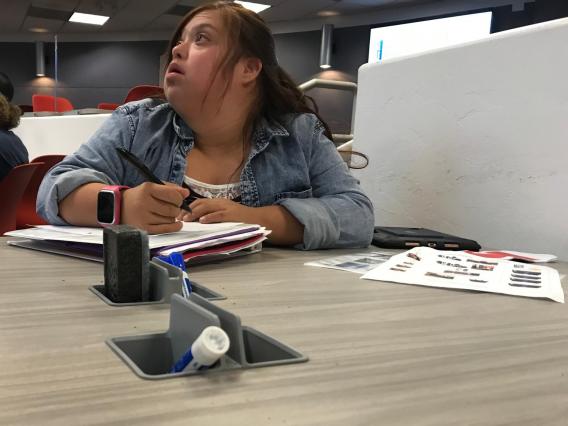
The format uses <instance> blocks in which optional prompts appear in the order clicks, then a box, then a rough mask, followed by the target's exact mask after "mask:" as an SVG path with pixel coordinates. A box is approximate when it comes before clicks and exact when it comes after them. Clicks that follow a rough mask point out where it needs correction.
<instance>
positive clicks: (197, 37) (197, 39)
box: [195, 33, 207, 43]
mask: <svg viewBox="0 0 568 426" xmlns="http://www.w3.org/2000/svg"><path fill="white" fill-rule="evenodd" d="M205 40H207V37H205V34H203V33H199V34H196V35H195V42H196V43H199V42H200V41H205Z"/></svg>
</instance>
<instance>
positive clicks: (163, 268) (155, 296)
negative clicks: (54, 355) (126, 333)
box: [89, 257, 226, 306]
mask: <svg viewBox="0 0 568 426" xmlns="http://www.w3.org/2000/svg"><path fill="white" fill-rule="evenodd" d="M182 283H183V275H182V272H181V270H180V269H179V268H177V267H175V266H174V265H170V264H169V263H166V262H164V261H163V260H160V259H158V258H156V257H155V258H154V259H152V260H151V261H150V289H149V290H150V297H149V300H147V301H144V302H128V303H117V302H113V301H112V300H110V299H109V298H108V297H107V296H106V292H105V286H104V285H102V284H100V285H93V286H91V287H89V290H91V291H92V292H93V293H94V294H96V295H97V296H98V297H99V298H100V299H102V300H103V301H104V302H105V303H107V304H108V305H111V306H138V305H157V304H161V303H170V299H171V298H172V296H173V295H174V294H180V295H181V293H182V291H181V286H182ZM191 291H192V293H196V294H198V295H200V296H201V297H204V298H205V299H207V300H225V299H226V297H225V296H223V295H222V294H220V293H217V292H215V291H213V290H210V289H208V288H207V287H203V286H202V285H199V284H197V283H196V282H194V281H191Z"/></svg>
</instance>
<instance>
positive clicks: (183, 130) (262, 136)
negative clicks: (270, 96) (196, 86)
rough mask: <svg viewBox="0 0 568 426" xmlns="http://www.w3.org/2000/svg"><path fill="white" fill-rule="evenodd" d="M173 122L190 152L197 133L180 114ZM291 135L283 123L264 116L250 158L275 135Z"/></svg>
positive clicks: (254, 139) (257, 129)
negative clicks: (269, 119)
mask: <svg viewBox="0 0 568 426" xmlns="http://www.w3.org/2000/svg"><path fill="white" fill-rule="evenodd" d="M172 124H173V127H174V131H175V132H176V134H177V135H178V136H179V138H180V139H181V144H182V148H183V151H184V153H185V154H187V152H189V151H190V150H191V149H192V148H193V145H194V144H195V133H194V132H193V130H192V129H191V128H190V127H189V126H188V125H187V124H186V123H185V121H184V120H183V119H182V118H181V117H180V116H179V115H178V114H174V116H173V119H172ZM289 135H290V134H289V133H288V131H287V130H286V129H285V128H284V127H283V126H282V125H281V124H279V123H276V122H270V121H268V120H267V119H266V118H264V117H262V118H261V119H260V121H259V123H258V125H257V126H256V128H255V130H254V133H253V136H252V141H253V146H252V149H251V153H250V156H249V158H252V157H254V156H255V155H256V154H258V153H259V152H262V151H264V149H265V148H266V146H267V145H268V143H269V142H270V140H271V139H272V138H273V137H275V136H289Z"/></svg>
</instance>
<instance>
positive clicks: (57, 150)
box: [13, 113, 110, 160]
mask: <svg viewBox="0 0 568 426" xmlns="http://www.w3.org/2000/svg"><path fill="white" fill-rule="evenodd" d="M108 117H110V113H109V114H91V115H59V116H50V117H22V118H21V119H20V125H19V126H18V127H16V128H15V129H13V132H14V133H15V134H17V135H18V136H19V137H20V139H21V140H22V142H23V143H24V145H25V146H26V148H27V150H28V154H29V157H30V160H32V159H34V158H35V157H39V156H40V155H49V154H65V155H67V154H72V153H73V152H75V151H76V150H77V149H78V148H79V147H80V146H81V144H83V143H85V142H87V141H88V140H89V138H90V137H91V136H92V135H93V133H95V131H96V130H97V129H98V128H99V127H100V126H101V125H102V124H103V122H104V121H105V120H106V119H107V118H108Z"/></svg>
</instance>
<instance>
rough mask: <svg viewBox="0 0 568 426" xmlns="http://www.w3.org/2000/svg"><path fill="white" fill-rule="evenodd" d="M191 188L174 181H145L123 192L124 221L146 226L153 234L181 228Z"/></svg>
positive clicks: (141, 226) (122, 217) (138, 226)
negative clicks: (182, 215) (183, 205)
mask: <svg viewBox="0 0 568 426" xmlns="http://www.w3.org/2000/svg"><path fill="white" fill-rule="evenodd" d="M188 195H189V190H187V189H186V188H182V187H180V186H177V185H174V184H166V185H158V184H155V183H150V182H145V183H143V184H141V185H138V186H137V187H134V188H130V189H127V190H126V191H124V192H123V193H122V209H121V210H122V216H121V223H123V224H126V225H132V226H135V227H137V228H141V229H144V230H146V231H148V232H149V233H150V234H165V233H168V232H176V231H179V230H180V229H181V228H182V226H183V224H182V223H181V222H177V221H176V217H177V216H178V215H179V214H180V211H181V209H180V207H179V206H181V203H182V201H183V200H184V198H186V197H187V196H188Z"/></svg>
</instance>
